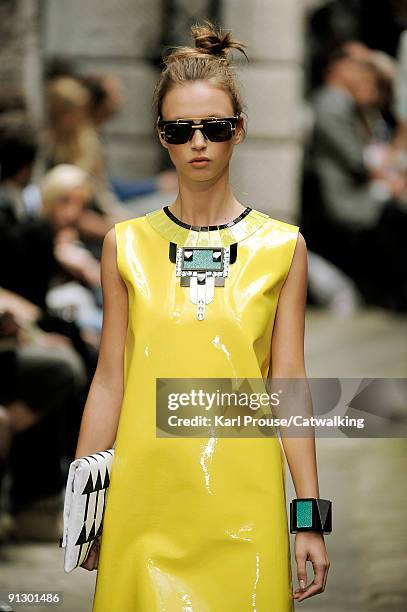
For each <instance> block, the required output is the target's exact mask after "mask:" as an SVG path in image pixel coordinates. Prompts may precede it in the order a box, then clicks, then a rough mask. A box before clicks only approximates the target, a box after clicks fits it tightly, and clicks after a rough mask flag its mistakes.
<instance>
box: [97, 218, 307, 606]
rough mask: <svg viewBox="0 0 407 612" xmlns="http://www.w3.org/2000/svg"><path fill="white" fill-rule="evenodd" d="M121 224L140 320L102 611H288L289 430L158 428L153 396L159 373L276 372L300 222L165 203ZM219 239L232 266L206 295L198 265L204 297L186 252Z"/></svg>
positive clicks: (127, 361)
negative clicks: (198, 213)
mask: <svg viewBox="0 0 407 612" xmlns="http://www.w3.org/2000/svg"><path fill="white" fill-rule="evenodd" d="M115 231H116V240H117V265H118V270H119V272H120V275H121V277H122V278H123V280H124V282H125V284H126V286H127V290H128V300H129V302H128V303H129V324H128V334H127V341H126V348H125V355H124V370H125V391H124V397H123V404H122V410H121V415H120V421H119V426H118V431H117V437H116V444H115V457H114V463H113V467H112V473H111V480H110V486H109V490H108V495H107V502H106V509H105V517H104V527H103V535H102V541H101V548H100V557H99V567H98V573H97V581H96V589H95V596H94V602H93V612H249V611H251V612H291V611H292V610H293V609H294V607H293V598H292V576H291V566H290V548H289V535H288V525H287V513H286V499H285V469H286V468H285V459H284V453H283V450H282V446H281V443H280V441H279V439H278V437H271V438H254V437H246V438H238V437H233V438H226V437H212V436H207V437H205V438H202V437H175V436H169V437H157V436H156V403H155V402H156V378H200V377H201V378H236V377H237V378H245V377H251V378H262V379H266V377H267V374H268V372H269V366H270V350H271V338H272V333H273V324H274V319H275V314H276V308H277V303H278V298H279V294H280V291H281V288H282V285H283V283H284V281H285V279H286V277H287V274H288V272H289V269H290V265H291V262H292V258H293V254H294V250H295V246H296V241H297V237H298V227H297V226H294V225H291V224H288V223H285V222H282V221H278V220H276V219H273V218H271V217H269V216H268V215H266V214H264V213H261V212H259V211H257V210H255V209H252V208H246V210H245V211H244V212H243V213H242V214H241V215H239V217H237V218H236V219H234V220H232V221H231V222H230V223H228V224H225V225H221V226H209V227H201V228H196V227H194V226H189V225H186V224H184V223H182V222H181V221H180V220H178V219H177V218H176V217H175V216H174V215H173V214H172V213H171V211H169V210H168V207H164V208H160V209H158V210H155V211H153V212H151V213H148V214H147V215H145V216H143V217H139V218H135V219H132V220H129V221H124V222H122V223H118V224H116V226H115ZM208 245H209V246H212V247H223V248H224V249H225V251H224V253H225V252H226V253H227V252H228V253H229V263H228V275H227V277H226V278H223V281H222V280H219V279H218V280H217V281H216V283H217V284H216V285H215V286H213V284H212V287H210V286H209V289H208V288H206V289H205V290H206V291H209V292H210V291H212V294H211V295H212V297H211V301H209V302H208V303H206V302H205V299H204V300H202V295H203V294H202V286H201V285H199V282H198V281H197V280H196V278H195V280H194V282H195V286H194V291H195V294H194V295H195V297H196V296H198V299H197V300H196V301H195V303H194V302H193V301H192V300H193V295H192V291H191V286H187V285H186V284H185V283H186V282H190V283H192V281H193V279H192V278H190V279H189V280H188V278H187V280H185V278H184V281H182V282H183V283H184V285H183V286H182V285H181V279H182V274H181V276H177V271H178V272H179V271H180V269H181V267H180V266H181V264H180V261H179V255H180V254H181V251H182V250H183V251H184V253H183V256H184V259H185V261H187V259H188V257H190V258H191V253H190V252H188V249H187V248H186V247H191V249H190V250H192V249H193V247H194V246H195V247H199V246H200V247H208ZM171 249H172V251H171ZM196 252H197V251H195V252H194V253H196ZM200 254H201V255H202V251H201V253H200ZM206 254H207V252H206ZM212 254H213V259H214V260H215V259H216V257H218V255H219V254H216V253H212ZM203 255H205V253H203ZM194 256H195V255H194ZM216 265H217V264H216ZM216 265H215V264H214V266H215V268H216ZM185 266H186V267H187V264H185ZM187 276H190V275H188V274H187ZM215 278H216V277H215ZM206 280H208V279H206ZM209 280H210V279H209ZM222 282H223V283H224V284H223V285H222ZM197 283H198V284H197ZM201 284H202V276H201ZM198 285H199V286H198ZM200 291H201V293H200ZM200 300H201V301H200ZM202 301H203V302H204V303H202Z"/></svg>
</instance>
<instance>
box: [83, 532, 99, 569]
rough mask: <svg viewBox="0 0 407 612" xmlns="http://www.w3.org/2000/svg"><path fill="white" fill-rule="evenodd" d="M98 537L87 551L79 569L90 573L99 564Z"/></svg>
mask: <svg viewBox="0 0 407 612" xmlns="http://www.w3.org/2000/svg"><path fill="white" fill-rule="evenodd" d="M99 550H100V537H98V538H96V540H95V541H94V542H93V544H92V546H91V549H90V551H89V555H88V558H87V559H86V561H84V562H83V563H81V565H80V567H83V568H84V569H87V570H89V571H90V572H91V571H92V570H94V569H97V567H98V563H99Z"/></svg>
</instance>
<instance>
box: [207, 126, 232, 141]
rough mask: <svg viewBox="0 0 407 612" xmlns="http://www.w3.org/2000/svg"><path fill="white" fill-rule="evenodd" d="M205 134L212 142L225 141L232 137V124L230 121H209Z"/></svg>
mask: <svg viewBox="0 0 407 612" xmlns="http://www.w3.org/2000/svg"><path fill="white" fill-rule="evenodd" d="M205 134H206V135H207V136H208V138H209V140H211V141H212V142H224V141H225V140H230V139H231V138H232V126H231V124H230V122H229V121H208V123H206V125H205Z"/></svg>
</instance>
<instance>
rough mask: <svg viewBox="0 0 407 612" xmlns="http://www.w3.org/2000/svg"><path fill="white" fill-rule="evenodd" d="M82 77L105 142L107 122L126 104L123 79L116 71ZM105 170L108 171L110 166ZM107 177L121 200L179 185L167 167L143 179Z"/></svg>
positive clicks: (170, 189)
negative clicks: (104, 129) (115, 73)
mask: <svg viewBox="0 0 407 612" xmlns="http://www.w3.org/2000/svg"><path fill="white" fill-rule="evenodd" d="M81 81H82V83H84V84H85V86H86V87H87V88H88V90H89V93H90V96H91V102H90V114H91V119H92V121H93V124H94V126H95V128H96V129H97V131H98V134H99V137H100V139H101V141H102V142H103V135H102V129H103V127H104V125H105V124H106V123H107V122H108V121H110V120H111V119H113V118H114V117H115V116H116V115H117V113H118V112H119V111H120V109H121V108H122V105H123V99H124V91H123V86H122V83H121V81H120V79H119V78H118V77H117V76H116V75H114V74H101V75H84V76H82V77H81ZM106 163H107V160H106ZM106 173H108V170H107V169H106ZM109 175H110V173H109ZM108 180H109V182H110V184H111V187H112V189H113V191H114V192H115V194H116V196H117V197H118V198H119V199H120V200H121V201H122V202H127V201H129V200H133V199H134V198H138V197H140V196H143V195H147V194H149V193H155V192H157V191H160V192H162V193H171V192H173V191H176V189H177V185H178V181H177V176H176V173H175V172H174V171H173V170H164V171H162V172H159V173H158V174H157V175H155V176H152V177H149V178H146V179H143V180H142V179H138V180H125V179H123V178H117V177H111V176H109V179H108Z"/></svg>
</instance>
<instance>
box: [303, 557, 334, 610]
mask: <svg viewBox="0 0 407 612" xmlns="http://www.w3.org/2000/svg"><path fill="white" fill-rule="evenodd" d="M312 565H313V568H314V574H315V576H314V580H313V581H312V583H311V584H310V585H309V586H308V587H307V589H306V591H305V592H304V594H301V595H300V597H299V598H298V601H303V599H307V598H308V597H312V596H313V595H317V594H318V593H322V592H323V590H324V576H325V571H326V566H327V563H326V561H325V560H322V561H314V562H313V563H312Z"/></svg>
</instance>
